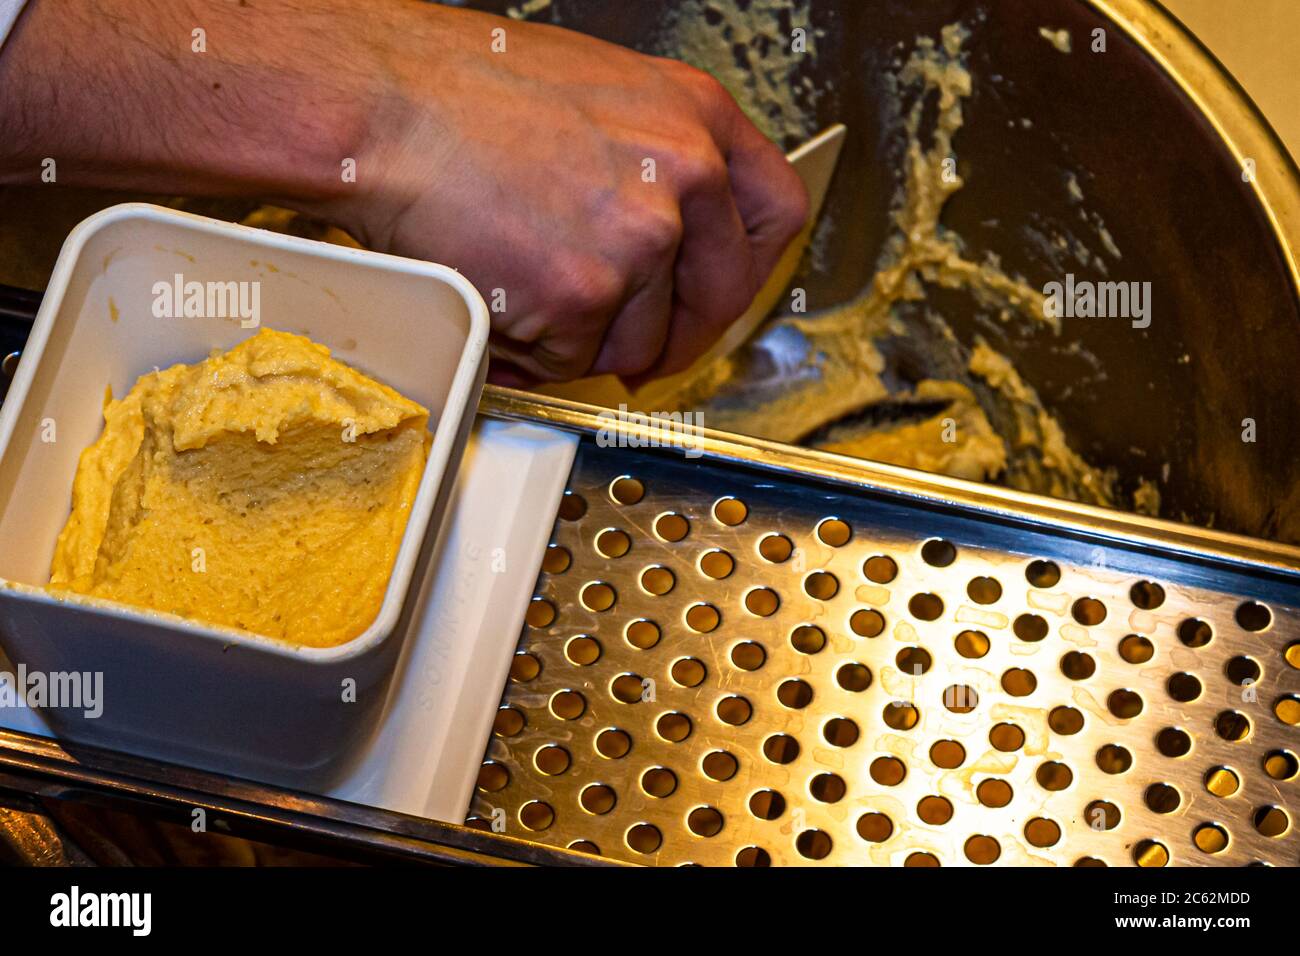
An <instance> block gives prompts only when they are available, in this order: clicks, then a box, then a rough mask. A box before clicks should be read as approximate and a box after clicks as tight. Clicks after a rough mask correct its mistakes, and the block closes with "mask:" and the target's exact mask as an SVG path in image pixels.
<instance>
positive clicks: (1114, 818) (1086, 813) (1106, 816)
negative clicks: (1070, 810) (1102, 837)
mask: <svg viewBox="0 0 1300 956" xmlns="http://www.w3.org/2000/svg"><path fill="white" fill-rule="evenodd" d="M1083 817H1084V821H1085V822H1086V823H1087V824H1088V826H1089V827H1091V828H1092V829H1093V830H1113V829H1115V828H1116V827H1117V826H1119V821H1120V812H1119V807H1117V806H1115V804H1113V803H1111V802H1110V801H1109V800H1093V801H1092V802H1091V803H1089V804H1088V805H1087V806H1086V807H1084V808H1083Z"/></svg>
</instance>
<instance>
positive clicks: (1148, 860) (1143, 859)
mask: <svg viewBox="0 0 1300 956" xmlns="http://www.w3.org/2000/svg"><path fill="white" fill-rule="evenodd" d="M1133 862H1134V863H1136V864H1137V865H1138V866H1141V867H1144V868H1148V869H1150V868H1159V867H1162V866H1168V865H1169V848H1168V847H1166V846H1165V845H1164V844H1163V843H1161V842H1160V841H1159V840H1142V841H1140V842H1139V843H1138V844H1137V846H1135V847H1134V848H1133Z"/></svg>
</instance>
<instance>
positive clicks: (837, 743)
mask: <svg viewBox="0 0 1300 956" xmlns="http://www.w3.org/2000/svg"><path fill="white" fill-rule="evenodd" d="M859 735H860V731H859V730H858V725H857V723H855V722H854V721H852V720H850V719H849V718H848V717H832V718H831V719H830V720H828V721H826V723H825V724H824V725H823V726H822V738H823V739H824V740H825V741H826V742H827V743H828V744H830V745H831V746H832V747H852V746H853V745H854V744H856V743H857V742H858V737H859Z"/></svg>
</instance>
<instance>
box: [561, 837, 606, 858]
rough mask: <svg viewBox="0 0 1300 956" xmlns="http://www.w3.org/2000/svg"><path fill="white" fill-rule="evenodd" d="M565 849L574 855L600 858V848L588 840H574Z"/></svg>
mask: <svg viewBox="0 0 1300 956" xmlns="http://www.w3.org/2000/svg"><path fill="white" fill-rule="evenodd" d="M565 849H567V850H573V851H574V852H576V853H590V854H591V855H592V856H600V847H598V846H597V845H596V844H594V843H592V842H591V841H590V840H574V841H573V842H572V843H570V844H569V845H568V846H567V847H565Z"/></svg>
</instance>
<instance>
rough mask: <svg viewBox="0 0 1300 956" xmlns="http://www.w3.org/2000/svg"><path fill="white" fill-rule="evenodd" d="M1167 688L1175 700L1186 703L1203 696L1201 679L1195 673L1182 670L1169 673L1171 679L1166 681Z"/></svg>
mask: <svg viewBox="0 0 1300 956" xmlns="http://www.w3.org/2000/svg"><path fill="white" fill-rule="evenodd" d="M1165 690H1166V691H1168V693H1169V696H1170V697H1172V698H1173V699H1174V700H1176V701H1178V702H1179V703H1181V704H1186V703H1190V702H1191V701H1194V700H1196V698H1198V697H1200V696H1201V681H1200V678H1198V677H1197V676H1196V675H1195V674H1188V673H1186V672H1183V671H1180V672H1179V673H1177V674H1170V675H1169V680H1167V681H1165Z"/></svg>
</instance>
